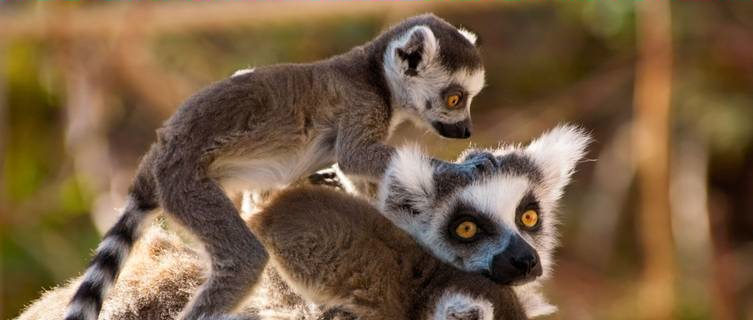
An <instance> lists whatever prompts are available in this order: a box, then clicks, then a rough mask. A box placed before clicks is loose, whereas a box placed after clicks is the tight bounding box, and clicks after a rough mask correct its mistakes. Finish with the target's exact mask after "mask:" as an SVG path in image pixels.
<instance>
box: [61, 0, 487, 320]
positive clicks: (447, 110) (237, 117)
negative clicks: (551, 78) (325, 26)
mask: <svg viewBox="0 0 753 320" xmlns="http://www.w3.org/2000/svg"><path fill="white" fill-rule="evenodd" d="M483 79H484V70H483V66H482V63H481V58H480V55H479V52H478V50H477V49H476V47H475V45H474V40H473V37H472V36H470V35H469V33H467V32H461V31H459V30H458V29H456V28H455V27H453V26H452V25H450V24H449V23H447V22H445V21H443V20H442V19H440V18H438V17H436V16H434V15H430V14H427V15H421V16H417V17H413V18H410V19H407V20H405V21H403V22H401V23H400V24H398V25H396V26H394V27H392V28H390V29H388V30H387V31H385V32H384V33H383V34H381V35H379V36H378V37H376V38H375V39H374V40H372V41H371V42H368V43H366V44H364V45H363V46H359V47H356V48H353V49H352V50H350V51H349V52H347V53H344V54H342V55H338V56H335V57H332V58H330V59H326V60H322V61H319V62H313V63H307V64H283V65H276V66H269V67H259V68H256V69H254V70H253V71H252V72H242V73H239V74H237V75H235V76H233V77H231V78H228V79H225V80H222V81H219V82H217V83H214V84H212V85H210V86H208V87H207V88H205V89H203V90H201V91H199V92H198V93H196V94H195V95H193V96H192V97H190V98H189V99H188V100H186V102H184V103H183V104H182V105H181V106H180V108H179V109H178V110H177V111H176V113H175V114H174V115H173V116H172V117H171V118H170V119H168V120H167V121H166V122H165V124H164V126H163V127H162V128H161V129H159V130H158V132H157V141H156V142H155V143H154V144H153V145H152V146H151V148H150V150H149V151H148V152H147V153H146V155H145V156H144V158H143V159H142V161H141V163H140V165H139V168H138V171H137V173H136V177H135V179H134V181H133V183H132V185H131V188H130V190H129V196H128V201H127V203H126V206H125V209H124V210H123V214H122V216H121V217H120V219H119V220H118V221H117V222H116V224H115V225H114V226H113V227H112V228H111V229H110V230H109V231H108V232H107V233H106V234H105V237H104V239H103V241H102V243H101V244H100V246H99V247H98V249H97V251H96V253H95V256H94V258H93V259H92V262H91V265H90V266H89V268H88V269H87V271H86V273H85V275H84V280H83V281H82V283H81V286H80V287H79V289H78V290H77V291H76V293H75V295H74V297H73V299H72V301H71V303H70V307H69V309H68V312H67V315H66V319H67V320H83V319H88V320H94V319H96V318H97V315H98V313H99V311H100V309H101V307H102V301H103V299H104V294H105V292H106V291H107V288H108V287H109V286H111V285H112V283H113V282H114V281H115V280H116V278H117V276H118V273H119V270H120V269H121V267H122V265H123V262H124V261H125V259H126V258H127V256H128V254H129V252H130V250H131V248H132V246H133V244H134V242H135V241H136V240H137V239H138V238H139V237H140V232H139V230H140V228H141V227H142V225H143V224H144V223H143V222H144V221H145V220H146V218H147V217H148V216H150V215H151V214H152V213H153V212H155V210H156V209H158V208H161V209H163V210H164V212H165V213H167V214H169V215H170V216H171V217H172V218H174V219H175V220H176V221H178V222H179V223H181V224H182V225H183V226H184V227H186V229H187V230H189V231H191V232H192V233H193V234H194V235H195V236H196V238H197V239H198V240H199V241H200V242H201V243H202V244H203V245H204V247H205V249H206V251H207V253H208V254H209V256H210V258H211V261H212V267H211V274H210V276H209V277H208V279H207V280H206V282H205V283H204V285H203V286H202V287H201V288H200V289H199V291H198V293H197V294H196V295H195V296H194V298H193V299H192V300H191V302H190V303H189V305H188V306H187V307H186V309H185V310H184V311H185V312H184V313H183V314H182V315H181V317H180V318H181V319H190V320H193V319H227V317H228V316H229V315H228V314H229V313H230V312H231V310H232V309H233V308H234V307H235V306H236V305H237V304H238V303H239V302H240V301H241V300H242V298H243V297H244V296H245V295H247V294H248V293H249V292H250V291H251V290H252V289H253V285H254V284H255V283H256V280H257V278H258V277H259V275H260V274H261V271H262V269H263V268H264V266H265V264H266V261H267V254H266V252H265V251H264V248H263V247H262V245H261V244H260V243H259V241H258V240H257V239H256V237H255V236H254V235H253V234H252V233H251V232H250V231H249V230H248V228H247V227H246V226H245V224H244V222H243V220H242V219H241V218H240V217H239V215H238V212H237V210H236V208H235V207H234V206H233V203H232V202H231V201H230V199H229V198H228V195H227V194H228V193H232V192H234V191H235V190H236V189H239V188H247V187H249V186H250V187H251V188H258V189H268V188H275V187H280V186H284V185H286V184H287V183H290V182H291V181H293V180H296V179H298V178H300V177H302V176H305V175H307V174H310V173H312V172H313V171H315V170H317V169H320V168H321V167H324V166H326V165H330V164H332V163H333V162H335V161H337V162H338V164H339V165H340V167H341V168H342V170H343V171H345V172H346V173H348V174H353V175H358V176H362V177H366V178H369V179H371V180H372V181H376V180H378V179H380V178H381V177H382V175H383V174H384V170H385V167H386V165H387V162H388V160H389V159H390V157H391V156H392V154H393V153H394V150H393V148H392V147H390V146H388V145H386V144H384V142H385V140H386V139H387V138H388V136H389V134H390V131H391V128H394V126H395V124H396V123H397V122H399V121H400V120H401V119H410V120H412V121H414V122H416V123H417V124H420V125H423V126H424V127H426V128H429V129H431V130H433V131H435V132H436V133H438V134H440V135H442V136H444V137H448V138H468V137H469V136H470V134H471V122H470V104H471V100H472V99H473V97H474V96H475V95H476V94H478V93H479V91H480V90H481V88H482V87H483V83H484V80H483ZM492 161H493V160H491V159H481V160H480V161H478V162H477V163H475V164H466V165H456V164H449V163H446V164H445V167H446V170H444V172H445V173H446V174H447V175H448V176H452V177H453V178H455V179H472V177H473V176H475V174H476V173H477V172H476V171H477V168H479V167H484V166H489V165H490V164H491V163H492Z"/></svg>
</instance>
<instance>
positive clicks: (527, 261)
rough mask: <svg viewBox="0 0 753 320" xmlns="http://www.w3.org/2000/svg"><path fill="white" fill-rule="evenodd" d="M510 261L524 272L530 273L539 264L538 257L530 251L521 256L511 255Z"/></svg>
mask: <svg viewBox="0 0 753 320" xmlns="http://www.w3.org/2000/svg"><path fill="white" fill-rule="evenodd" d="M510 263H511V264H512V265H513V267H515V268H517V269H518V271H520V272H521V273H522V274H529V273H531V271H533V269H534V268H536V266H537V265H538V264H539V262H538V259H536V257H535V256H534V255H532V254H530V253H526V254H523V255H521V256H519V257H511V258H510Z"/></svg>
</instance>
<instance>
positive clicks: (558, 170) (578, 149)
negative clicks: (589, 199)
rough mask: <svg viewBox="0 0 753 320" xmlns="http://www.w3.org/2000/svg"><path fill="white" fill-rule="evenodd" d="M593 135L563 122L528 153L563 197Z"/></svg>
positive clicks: (548, 184) (556, 195) (546, 183)
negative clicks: (565, 188) (563, 191)
mask: <svg viewBox="0 0 753 320" xmlns="http://www.w3.org/2000/svg"><path fill="white" fill-rule="evenodd" d="M590 142H591V137H590V135H589V134H588V133H586V132H585V131H584V130H583V129H581V128H579V127H577V126H572V125H562V126H559V127H556V128H554V129H552V130H551V131H549V132H547V133H544V134H543V135H541V137H539V138H538V139H536V140H534V141H533V142H531V143H530V144H529V145H528V146H527V147H526V148H525V153H526V154H528V155H529V156H530V157H531V159H533V161H534V162H535V163H536V166H537V167H538V168H539V169H540V170H541V173H542V175H543V180H544V181H542V182H543V184H544V186H546V187H547V189H549V190H550V191H551V192H552V195H553V196H554V198H555V199H556V198H559V196H560V194H561V193H562V189H563V188H564V187H565V186H566V185H567V184H568V183H569V182H570V176H571V175H572V173H573V170H574V168H575V165H576V164H577V163H578V161H580V159H581V158H583V156H584V155H585V153H586V147H587V146H588V144H589V143H590Z"/></svg>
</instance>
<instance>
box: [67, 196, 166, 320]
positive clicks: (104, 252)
mask: <svg viewBox="0 0 753 320" xmlns="http://www.w3.org/2000/svg"><path fill="white" fill-rule="evenodd" d="M151 209H152V208H144V207H142V206H139V205H138V204H137V203H136V200H134V199H133V198H131V199H130V200H129V201H128V204H127V205H126V208H125V210H124V212H123V215H122V216H121V217H120V219H119V220H118V222H117V223H115V225H114V226H113V227H112V228H111V229H110V230H109V231H107V233H106V234H105V236H104V238H103V239H102V242H101V243H100V244H99V247H98V248H97V251H96V253H95V254H94V258H93V259H92V261H91V263H90V264H89V268H88V269H87V270H86V273H85V274H84V277H83V281H82V282H81V284H80V285H79V287H78V289H77V290H76V293H75V294H74V295H73V298H72V299H71V302H70V303H69V304H68V310H67V311H66V313H65V320H96V319H97V317H98V316H99V311H100V310H101V309H102V301H103V300H104V297H105V293H106V292H107V289H109V287H110V286H111V285H112V284H113V283H114V282H115V280H116V279H117V276H118V273H119V272H120V269H121V267H122V266H123V263H124V262H125V260H126V258H128V254H129V253H130V252H131V248H132V247H133V243H134V242H135V241H136V239H138V237H139V236H140V234H139V230H140V226H141V225H142V223H143V222H144V221H145V220H146V217H147V216H148V214H149V212H150V211H151Z"/></svg>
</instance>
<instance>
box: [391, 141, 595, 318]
mask: <svg viewBox="0 0 753 320" xmlns="http://www.w3.org/2000/svg"><path fill="white" fill-rule="evenodd" d="M589 141H590V138H589V136H588V135H587V134H586V133H585V132H584V131H583V130H581V129H579V128H577V127H574V126H560V127H557V128H555V129H553V130H551V131H549V132H547V133H545V134H543V135H542V136H541V137H539V138H538V139H536V140H534V141H533V142H531V143H530V144H529V145H527V146H525V147H523V146H519V145H500V146H499V147H498V148H494V149H488V150H468V151H466V152H465V153H464V154H463V155H462V156H461V157H460V158H459V159H458V161H463V160H464V159H465V158H466V157H467V156H469V155H472V154H474V153H478V152H490V153H492V154H493V155H495V156H496V158H497V159H499V160H500V162H501V164H500V166H505V165H506V164H505V161H507V162H509V165H510V166H515V165H518V166H519V167H520V168H519V169H515V170H507V171H505V170H502V171H500V172H498V173H495V174H491V175H489V176H487V177H485V178H484V179H479V180H476V181H474V182H472V183H470V184H469V185H465V186H462V187H459V188H455V189H454V190H453V191H452V192H451V193H449V194H436V192H437V191H436V190H437V188H435V185H434V184H435V181H434V177H433V168H432V164H431V161H430V160H429V157H428V156H427V155H425V154H423V153H422V152H421V151H420V149H418V148H416V147H414V146H411V147H404V148H402V149H400V150H399V151H398V154H397V156H396V157H395V158H394V159H393V162H392V163H391V165H390V167H389V169H388V171H387V173H386V178H385V182H384V183H382V185H381V188H380V193H379V199H380V201H379V203H380V205H382V208H381V211H382V212H383V213H384V214H385V215H386V216H387V217H388V218H389V219H390V220H391V221H392V222H393V223H395V224H396V225H397V226H399V227H400V228H402V229H403V230H405V231H407V232H408V233H410V234H411V235H413V237H414V238H415V239H417V240H418V241H419V242H420V243H421V244H422V245H424V246H425V247H427V248H428V249H430V250H431V251H432V252H433V253H434V255H435V256H437V257H439V258H441V259H442V260H444V261H445V262H448V263H451V264H453V265H455V266H456V267H458V268H460V269H463V270H467V271H474V272H485V271H489V268H490V266H491V261H492V258H493V257H494V255H496V254H498V253H500V252H502V251H504V250H505V248H506V246H507V244H508V242H509V239H510V237H512V236H519V237H522V238H523V239H524V240H525V241H526V242H528V244H530V245H531V246H532V247H533V248H534V249H535V250H536V251H537V253H538V255H539V257H540V261H541V264H542V268H543V274H542V276H541V277H540V278H538V279H537V280H536V281H534V282H529V283H527V284H523V285H521V286H518V287H516V293H517V294H518V295H519V296H520V298H521V299H520V301H521V303H522V304H523V305H524V307H525V308H526V313H527V314H528V316H531V317H533V316H538V315H543V314H548V313H552V312H554V311H555V310H556V308H555V307H553V306H551V305H549V304H548V303H547V302H546V300H545V299H544V297H543V296H541V294H540V293H539V287H540V284H539V281H540V280H542V279H547V278H549V277H550V276H551V268H552V264H553V262H552V253H553V250H554V249H555V247H556V246H557V233H556V226H557V222H558V219H557V210H556V209H557V208H556V206H557V201H558V200H559V198H560V197H561V195H562V192H563V189H564V187H565V186H566V185H567V184H568V182H569V181H570V176H571V175H572V173H573V170H574V167H575V165H576V163H577V162H578V161H579V160H580V159H581V158H582V157H583V155H584V153H585V148H586V146H587V145H588V143H589ZM514 162H515V163H514ZM529 194H532V195H533V196H534V198H535V200H536V202H538V205H539V215H540V219H541V222H540V223H541V227H540V228H539V229H538V230H537V231H535V232H528V231H524V230H520V228H519V227H518V224H517V223H516V221H515V219H516V208H517V207H518V206H519V205H520V203H521V201H522V200H523V199H524V198H525V197H526V196H527V195H529ZM458 203H463V204H464V205H466V206H471V207H472V209H473V210H474V211H475V213H476V214H478V215H483V216H484V217H486V218H487V219H488V220H490V221H492V222H493V223H494V224H496V225H497V226H498V227H499V228H501V229H502V230H503V232H499V233H498V234H496V235H495V236H493V237H491V236H490V237H487V238H484V239H480V240H478V242H477V243H475V244H474V245H473V246H466V245H457V244H456V243H454V242H452V241H449V240H448V239H447V236H446V233H445V232H446V229H445V228H446V226H447V225H448V220H449V219H451V218H452V217H451V215H452V214H453V210H454V208H455V207H456V205H457V204H458ZM395 204H397V205H395ZM391 205H393V206H391Z"/></svg>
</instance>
